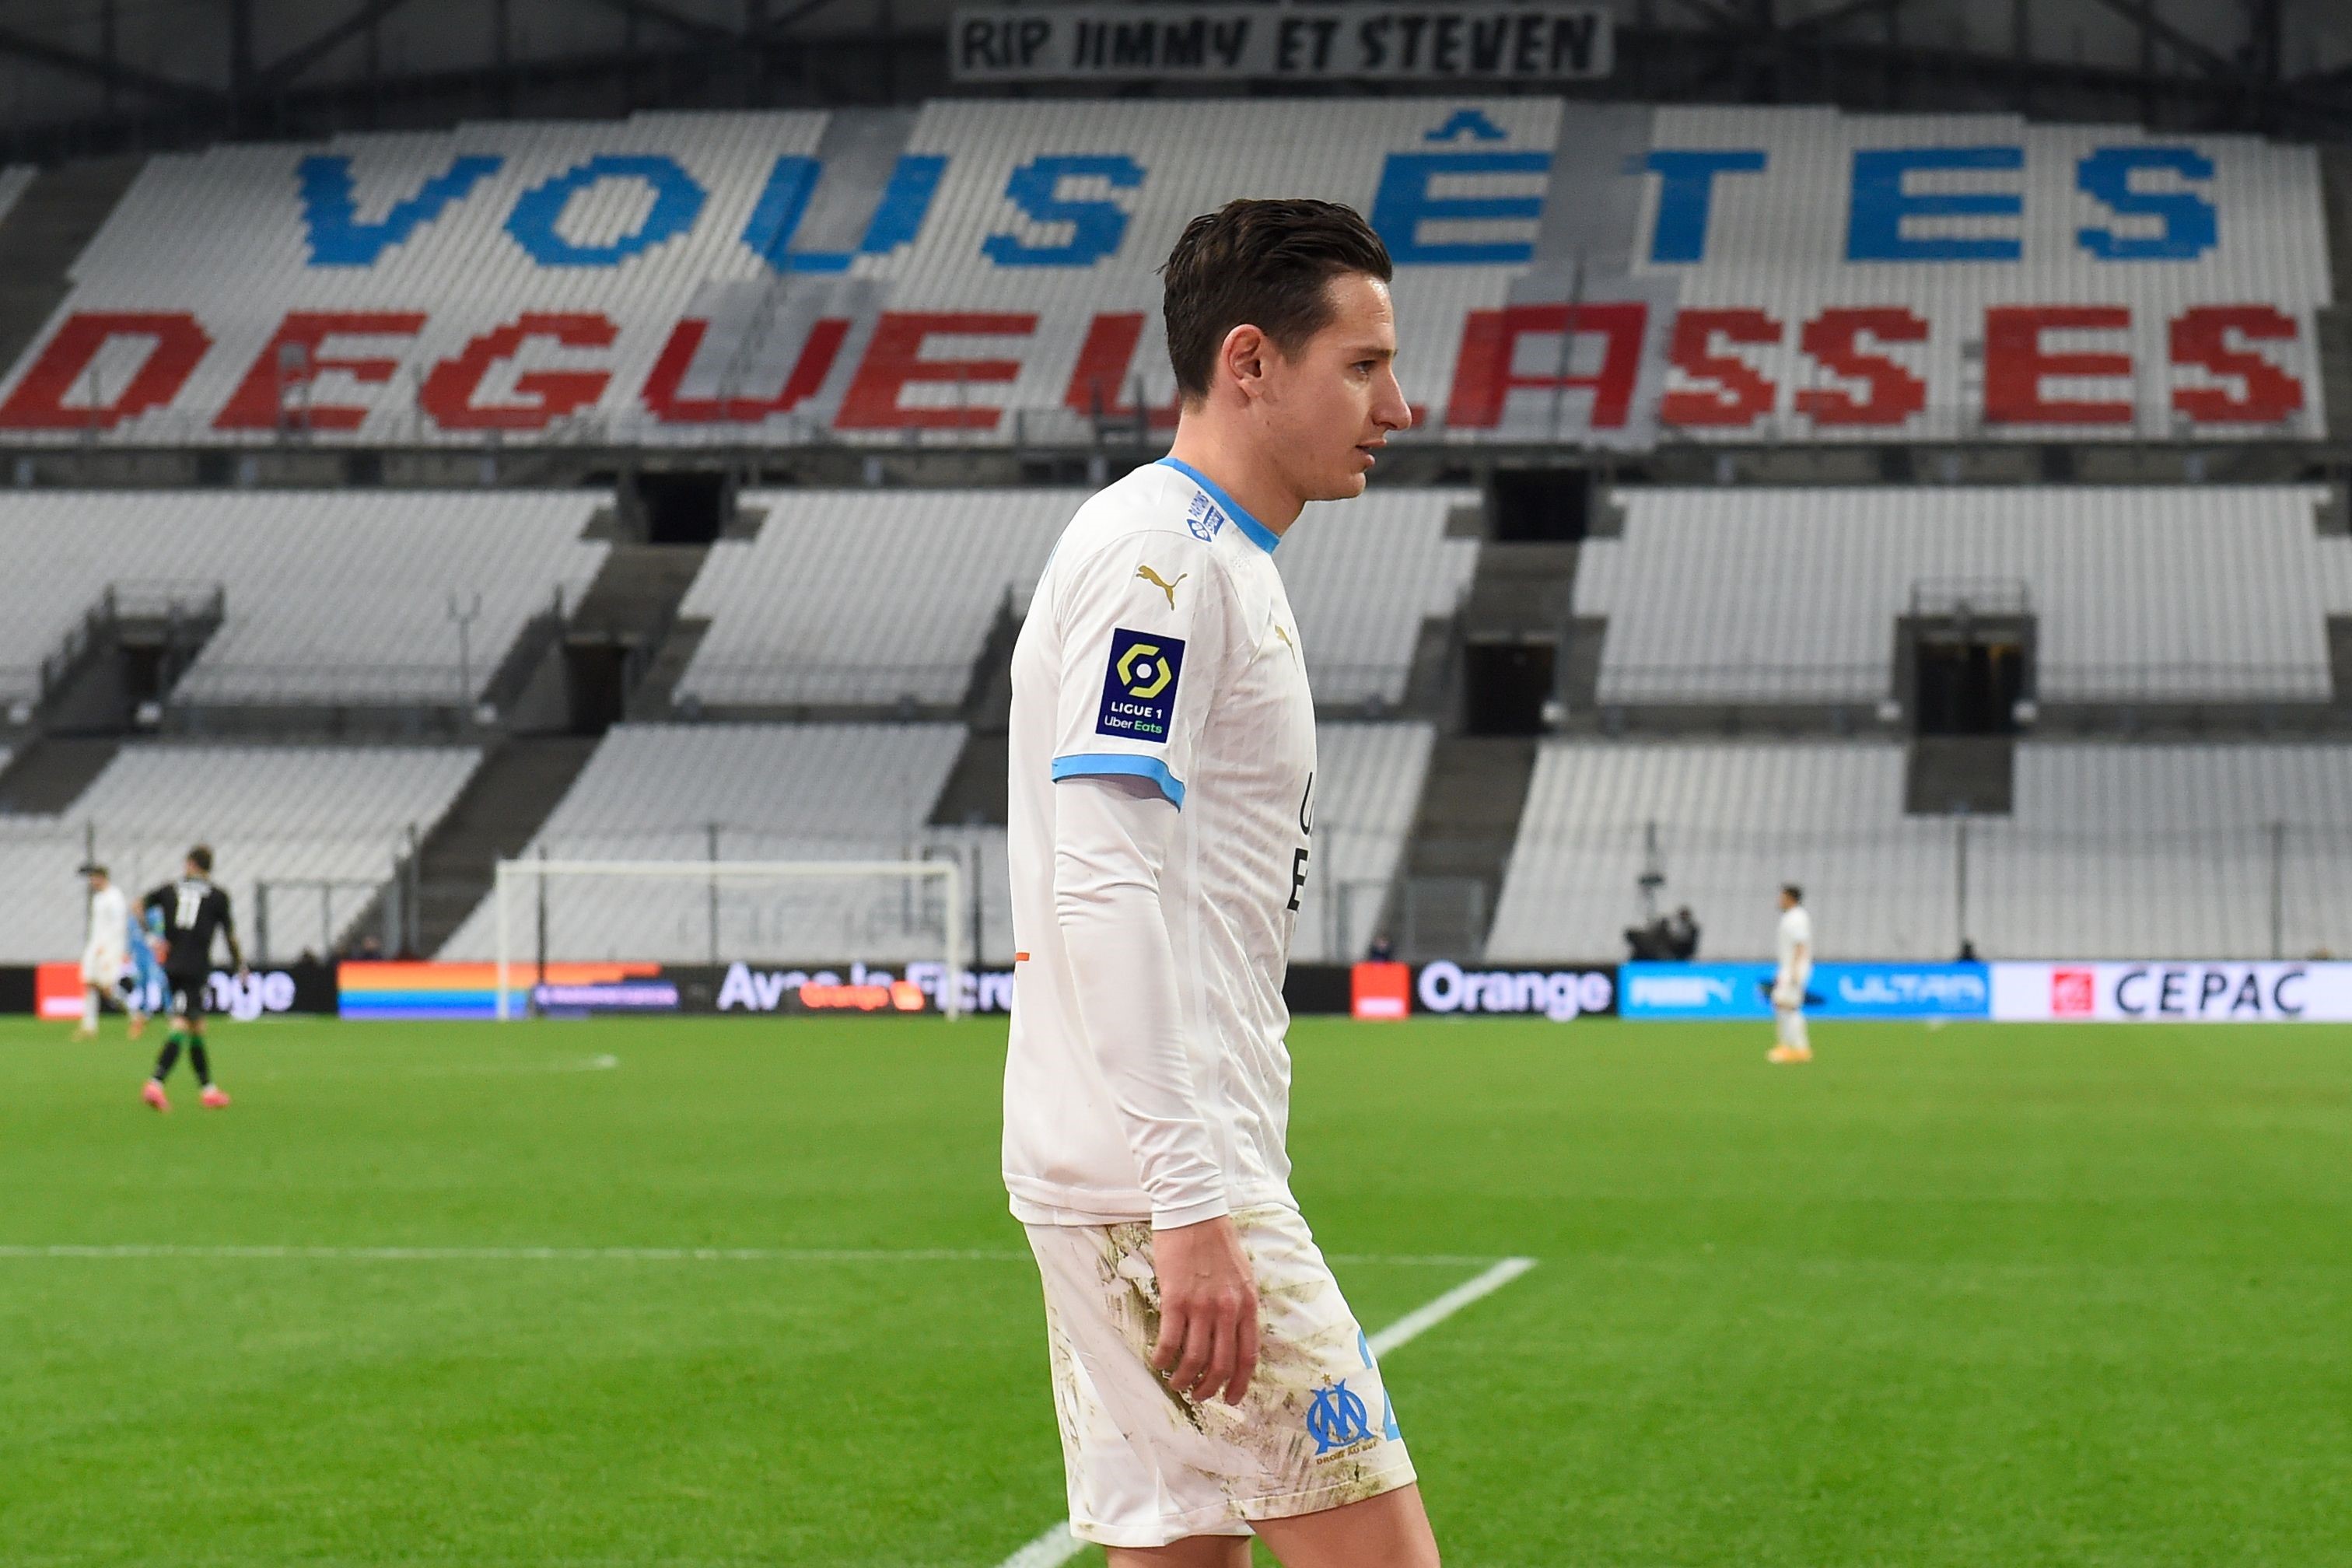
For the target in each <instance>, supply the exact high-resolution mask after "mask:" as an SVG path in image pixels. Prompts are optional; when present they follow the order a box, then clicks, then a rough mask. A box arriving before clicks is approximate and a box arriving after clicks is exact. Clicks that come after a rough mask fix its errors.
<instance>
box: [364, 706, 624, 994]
mask: <svg viewBox="0 0 2352 1568" xmlns="http://www.w3.org/2000/svg"><path fill="white" fill-rule="evenodd" d="M601 739H602V737H601V736H595V735H516V736H511V737H509V739H508V740H506V741H505V742H502V743H501V744H499V745H498V746H497V747H495V748H494V749H493V750H492V751H491V752H490V753H489V755H488V756H487V757H486V758H484V759H483V761H482V765H481V766H480V767H478V768H477V769H476V770H475V771H474V775H473V777H471V778H470V779H468V780H467V781H466V787H465V789H464V791H463V792H462V793H461V794H459V795H458V796H457V803H456V804H455V805H451V806H450V808H449V810H448V813H447V815H446V816H443V817H442V818H441V820H440V821H439V822H438V823H436V824H435V825H434V827H433V831H432V832H431V833H430V834H428V835H426V836H425V841H424V843H423V844H422V845H421V846H420V847H419V848H418V850H417V854H416V856H415V860H414V862H413V864H411V865H408V866H404V867H403V868H401V872H400V876H399V878H398V879H397V880H402V881H405V882H406V883H407V884H408V885H409V887H410V888H411V889H413V890H414V896H415V905H414V907H415V928H414V936H415V950H416V952H419V953H422V954H425V955H427V956H429V955H431V954H432V953H434V952H437V951H438V950H439V949H440V946H441V944H442V943H443V942H446V941H448V940H449V937H450V934H451V933H452V932H454V931H457V928H458V926H460V925H461V924H463V923H464V922H465V919H466V917H467V915H469V914H471V913H473V912H474V910H475V907H476V906H477V905H478V904H480V903H481V901H482V900H484V899H485V898H487V897H488V896H489V892H490V885H491V881H492V878H493V873H492V871H491V868H492V867H493V866H495V865H496V864H497V863H498V862H499V861H500V860H503V859H510V858H513V857H515V856H517V855H520V854H521V853H522V851H523V847H524V846H525V845H527V844H529V843H530V840H531V836H532V835H533V834H535V833H537V832H538V831H539V829H540V825H541V824H542V823H544V822H545V821H546V820H547V818H548V816H549V814H550V813H551V812H552V811H554V809H555V807H556V803H557V802H559V801H561V800H562V798H563V796H564V793H565V792H566V791H568V790H569V789H571V787H572V782H573V781H574V780H576V779H577V778H578V777H579V776H580V772H581V770H582V769H583V768H585V767H586V766H587V765H588V759H589V758H590V757H591V756H593V754H594V753H595V751H596V746H597V743H598V742H599V741H600V740H601ZM390 896H392V894H391V892H390V890H389V889H387V891H386V893H385V894H383V895H380V898H381V897H390ZM382 923H383V922H382V917H381V912H380V910H377V909H374V908H371V909H370V910H368V911H367V912H366V913H364V914H362V916H361V917H360V918H359V919H358V920H357V921H354V922H353V923H352V930H354V931H373V930H374V929H376V927H377V926H379V925H381V924H382Z"/></svg>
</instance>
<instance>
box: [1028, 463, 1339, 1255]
mask: <svg viewBox="0 0 2352 1568" xmlns="http://www.w3.org/2000/svg"><path fill="white" fill-rule="evenodd" d="M1279 542H1280V540H1279V537H1278V536H1277V535H1276V534H1275V533H1274V532H1273V531H1271V530H1269V529H1267V528H1265V526H1264V525H1263V524H1261V523H1259V522H1258V521H1256V520H1255V518H1253V517H1251V516H1250V515H1249V514H1248V513H1247V512H1246V511H1244V510H1243V509H1242V508H1241V507H1240V506H1238V505H1237V504H1235V503H1234V501H1233V500H1232V499H1231V498H1230V497H1228V496H1227V495H1225V494H1224V492H1223V490H1222V489H1219V488H1218V487H1217V486H1216V485H1215V484H1214V483H1213V482H1211V481H1210V480H1209V479H1207V478H1206V477H1205V476H1203V475H1202V474H1200V473H1199V472H1197V471H1196V470H1194V469H1192V468H1190V467H1188V466H1186V465H1184V464H1181V463H1179V462H1177V461H1176V460H1175V459H1173V458H1165V459H1162V460H1161V461H1160V462H1158V463H1154V464H1150V465H1149V466H1147V467H1144V468H1139V469H1137V470H1136V471H1135V472H1133V473H1131V474H1129V475H1128V476H1127V477H1126V478H1125V479H1120V480H1119V481H1118V482H1117V483H1116V484H1113V485H1111V486H1109V487H1108V489H1104V490H1102V491H1100V492H1099V493H1097V495H1096V496H1094V497H1093V499H1091V500H1088V501H1087V504H1086V505H1085V506H1083V507H1081V508H1080V509H1079V510H1078V513H1077V515H1076V517H1074V518H1073V519H1071V521H1070V523H1069V526H1068V527H1067V528H1066V530H1064V531H1063V533H1062V537H1061V540H1060V542H1058V543H1057V544H1056V545H1055V549H1054V553H1053V555H1052V556H1051V557H1050V558H1049V559H1048V560H1047V562H1046V563H1045V574H1044V575H1043V577H1041V578H1040V579H1039V582H1038V584H1037V593H1036V596H1035V598H1034V601H1033V602H1032V603H1031V605H1030V607H1029V615H1028V618H1027V619H1026V620H1025V621H1024V622H1023V624H1022V627H1021V636H1020V639H1019V641H1018V642H1017V643H1016V644H1015V646H1014V648H1013V716H1012V732H1011V743H1010V758H1009V762H1010V774H1011V776H1010V801H1009V806H1010V816H1009V833H1008V847H1007V853H1008V861H1009V868H1010V871H1011V877H1012V883H1013V942H1014V946H1015V947H1016V949H1018V950H1019V953H1018V957H1017V962H1016V965H1015V970H1014V974H1015V978H1014V982H1013V1020H1012V1042H1011V1047H1010V1051H1009V1054H1008V1058H1007V1060H1006V1064H1005V1074H1004V1181H1005V1186H1006V1188H1007V1189H1008V1190H1009V1191H1010V1193H1011V1194H1012V1198H1013V1213H1014V1214H1015V1215H1018V1216H1019V1217H1020V1218H1021V1219H1022V1220H1023V1221H1024V1222H1025V1223H1028V1224H1032V1225H1047V1224H1070V1225H1101V1224H1116V1223H1120V1222H1124V1221H1129V1220H1135V1219H1144V1218H1151V1219H1154V1220H1155V1222H1156V1223H1158V1224H1160V1225H1163V1226H1167V1225H1178V1224H1190V1223H1193V1222H1194V1220H1196V1219H1200V1218H1208V1217H1213V1215H1216V1214H1221V1213H1223V1212H1226V1210H1227V1209H1228V1208H1231V1209H1241V1208H1244V1207H1248V1206H1253V1205H1265V1204H1279V1205H1286V1206H1288V1207H1294V1208H1295V1207H1296V1206H1297V1205H1296V1203H1295V1201H1294V1200H1293V1199H1292V1197H1291V1194H1290V1160H1289V1156H1288V1154H1287V1153H1286V1152H1285V1149H1284V1140H1285V1137H1286V1132H1287V1129H1288V1123H1289V1108H1290V1056H1289V1051H1288V1048H1287V1047H1286V1045H1285V1043H1284V1037H1285V1035H1286V1031H1287V1029H1288V1026H1289V1022H1290V1014H1289V1010H1288V1009H1287V1008H1286V1006H1285V1005H1284V1004H1283V1000H1282V982H1283V974H1284V972H1285V970H1286V968H1287V966H1288V963H1289V955H1290V937H1291V931H1292V928H1293V926H1294V925H1295V924H1296V922H1297V918H1298V905H1299V895H1300V892H1301V889H1303V888H1304V887H1305V885H1306V880H1307V862H1308V834H1309V832H1310V830H1311V825H1312V823H1313V820H1314V783H1315V702H1314V698H1313V696H1312V695H1311V694H1310V693H1309V691H1308V689H1307V667H1306V658H1305V653H1304V650H1303V649H1302V647H1301V646H1300V642H1299V637H1298V623H1297V619H1296V618H1295V617H1294V616H1292V614H1291V609H1290V601H1289V598H1288V596H1287V595H1286V594H1285V593H1284V592H1283V585H1282V577H1281V574H1279V573H1278V572H1277V571H1276V567H1275V559H1274V552H1275V548H1276V545H1277V544H1278V543H1279ZM1088 774H1097V775H1099V774H1123V775H1128V776H1130V777H1133V778H1138V779H1142V780H1147V781H1149V782H1150V784H1151V785H1153V786H1155V787H1156V788H1157V789H1158V791H1159V792H1160V795H1161V796H1163V797H1164V798H1165V800H1166V802H1167V805H1166V806H1165V807H1164V808H1163V807H1161V806H1160V805H1159V804H1158V803H1156V802H1151V801H1148V800H1146V801H1141V802H1131V803H1128V804H1130V805H1139V806H1144V807H1148V808H1149V809H1151V810H1155V811H1156V810H1160V809H1166V810H1169V811H1171V812H1173V813H1175V816H1174V818H1173V819H1172V823H1171V828H1170V831H1171V834H1172V837H1171V841H1170V845H1169V848H1168V852H1167V855H1166V858H1165V861H1164V864H1163V866H1162V868H1161V869H1160V875H1159V878H1158V900H1157V904H1158V912H1157V916H1156V917H1152V916H1151V915H1150V905H1149V903H1148V902H1147V903H1145V904H1144V905H1143V906H1142V907H1143V908H1144V910H1146V918H1157V919H1159V920H1160V921H1163V922H1164V924H1165V926H1166V928H1167V931H1166V935H1167V942H1168V944H1169V950H1171V951H1172V957H1173V961H1174V963H1173V984H1172V985H1171V987H1170V989H1169V994H1171V996H1172V997H1173V999H1174V1009H1173V1010H1174V1014H1175V1016H1174V1017H1172V1018H1146V1017H1144V1016H1142V1015H1143V1014H1145V1013H1146V1012H1147V1011H1154V1012H1156V1011H1161V1010H1164V1009H1159V1008H1147V1007H1146V1006H1144V1005H1140V1004H1139V1002H1138V1001H1137V999H1135V998H1134V997H1132V996H1130V995H1128V994H1121V993H1109V994H1107V993H1106V991H1105V988H1103V987H1102V986H1101V985H1100V984H1097V982H1098V980H1099V978H1100V970H1101V967H1102V966H1101V965H1099V964H1097V966H1096V969H1095V973H1092V974H1090V975H1089V977H1088V982H1087V984H1088V986H1089V989H1088V992H1087V994H1088V996H1089V998H1090V999H1092V1000H1093V1001H1094V1002H1095V1004H1096V1008H1097V1012H1098V1013H1100V1012H1104V1011H1118V1012H1120V1013H1121V1014H1122V1016H1115V1017H1112V1018H1109V1019H1107V1020H1106V1019H1101V1018H1097V1021H1096V1022H1097V1026H1096V1027H1095V1028H1094V1029H1093V1030H1091V1031H1090V1030H1089V1029H1088V1027H1087V1025H1086V1024H1085V1022H1083V1021H1082V1019H1081V1016H1080V1007H1079V1001H1080V998H1079V991H1078V987H1077V985H1076V984H1074V969H1073V963H1072V960H1071V955H1070V950H1069V943H1068V941H1067V940H1066V931H1065V927H1064V926H1063V924H1062V921H1061V917H1060V915H1059V914H1057V910H1056V907H1055V858H1056V853H1057V849H1058V850H1059V852H1060V853H1061V854H1062V855H1063V856H1064V857H1066V858H1068V857H1072V856H1081V855H1083V854H1084V853H1086V847H1085V846H1080V845H1073V844H1072V843H1069V842H1066V840H1067V839H1069V838H1070V837H1071V836H1072V835H1073V834H1074V833H1083V832H1085V831H1087V829H1086V828H1084V827H1082V826H1078V823H1079V821H1080V819H1081V818H1083V817H1085V816H1086V814H1085V813H1083V812H1080V811H1079V810H1078V809H1077V807H1079V806H1081V805H1083V806H1087V807H1088V808H1089V809H1091V808H1092V806H1093V805H1094V803H1093V802H1091V801H1086V800H1080V801H1076V802H1074V803H1073V804H1072V805H1071V806H1069V807H1068V808H1066V809H1065V810H1064V811H1063V812H1062V813H1061V816H1062V820H1061V822H1060V824H1059V827H1060V839H1059V840H1057V821H1056V818H1057V802H1058V801H1060V800H1061V799H1064V798H1066V797H1068V796H1069V795H1071V794H1072V792H1073V791H1074V790H1076V789H1077V788H1079V787H1080V786H1076V785H1070V786H1065V785H1061V784H1057V781H1060V780H1066V779H1069V778H1072V777H1076V776H1082V775H1088ZM1065 891H1067V889H1065ZM1147 934H1150V935H1152V939H1153V940H1152V942H1151V943H1145V942H1134V943H1131V944H1129V943H1121V944H1119V945H1118V948H1117V949H1116V950H1115V956H1116V957H1117V958H1118V960H1119V962H1120V963H1121V965H1122V966H1123V963H1124V955H1125V954H1126V952H1128V951H1129V947H1130V946H1131V947H1132V948H1134V949H1137V950H1142V949H1145V948H1147V947H1149V948H1150V951H1152V952H1158V951H1160V950H1159V949H1157V947H1156V941H1157V938H1156V933H1147ZM1110 996H1116V997H1117V999H1118V1002H1120V1003H1123V1004H1124V1007H1123V1008H1112V1007H1110V1006H1109V1005H1108V1001H1109V998H1110ZM1154 1051H1157V1052H1159V1053H1160V1055H1159V1058H1158V1059H1157V1061H1156V1062H1155V1063H1149V1064H1147V1063H1144V1062H1141V1061H1140V1060H1139V1058H1141V1057H1143V1056H1145V1055H1147V1054H1150V1053H1152V1052H1154ZM1160 1069H1167V1070H1160ZM1188 1069H1189V1070H1188ZM1154 1072H1158V1074H1159V1076H1158V1077H1156V1078H1155V1077H1154V1076H1153V1074H1154ZM1171 1084H1172V1085H1173V1086H1174V1087H1173V1088H1171V1087H1170V1085H1171Z"/></svg>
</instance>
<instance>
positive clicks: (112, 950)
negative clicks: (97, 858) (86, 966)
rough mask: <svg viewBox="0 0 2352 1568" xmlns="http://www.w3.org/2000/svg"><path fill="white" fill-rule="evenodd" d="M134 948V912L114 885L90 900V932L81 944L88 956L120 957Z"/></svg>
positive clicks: (95, 894) (93, 894)
mask: <svg viewBox="0 0 2352 1568" xmlns="http://www.w3.org/2000/svg"><path fill="white" fill-rule="evenodd" d="M130 945H131V912H130V908H129V906H128V905H127V904H125V903H124V902H123V898H122V889H120V888H118V887H116V886H114V885H113V884H112V883H109V884H107V885H106V886H105V887H103V888H100V889H99V890H98V891H97V892H95V893H92V894H91V895H90V896H89V933H88V934H87V935H86V936H85V937H84V938H83V940H82V952H83V953H84V954H86V955H89V956H96V955H99V954H115V955H120V954H121V953H123V952H126V951H127V950H128V949H129V947H130Z"/></svg>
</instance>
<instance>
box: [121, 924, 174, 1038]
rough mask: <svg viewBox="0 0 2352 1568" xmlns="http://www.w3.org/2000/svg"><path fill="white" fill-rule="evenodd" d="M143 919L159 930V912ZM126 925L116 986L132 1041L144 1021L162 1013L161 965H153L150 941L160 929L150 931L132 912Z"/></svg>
mask: <svg viewBox="0 0 2352 1568" xmlns="http://www.w3.org/2000/svg"><path fill="white" fill-rule="evenodd" d="M145 919H146V920H149V921H154V922H156V924H157V926H158V927H159V928H160V927H161V925H162V923H163V913H162V911H161V910H155V911H150V912H148V913H147V914H146V915H145ZM128 924H129V927H130V930H129V940H128V942H126V943H125V945H124V953H125V956H126V962H125V963H124V964H123V966H122V978H121V981H120V982H118V983H117V991H118V994H120V995H121V998H122V1010H123V1011H124V1012H125V1013H128V1014H130V1015H131V1029H130V1035H131V1038H132V1039H134V1040H135V1039H137V1038H138V1037H139V1036H140V1034H141V1033H142V1031H143V1030H145V1028H146V1027H147V1020H148V1019H149V1018H150V1017H151V1016H153V1015H155V1014H157V1013H160V1012H162V1011H163V1005H164V1003H165V1001H166V1000H167V996H166V993H165V988H164V985H163V965H162V964H160V963H156V962H155V949H154V946H153V942H152V938H153V937H154V936H155V935H158V934H160V929H159V931H155V932H151V931H149V930H148V928H147V926H146V925H145V924H143V923H142V916H141V913H140V912H139V911H136V910H134V911H132V913H131V917H130V920H129V922H128Z"/></svg>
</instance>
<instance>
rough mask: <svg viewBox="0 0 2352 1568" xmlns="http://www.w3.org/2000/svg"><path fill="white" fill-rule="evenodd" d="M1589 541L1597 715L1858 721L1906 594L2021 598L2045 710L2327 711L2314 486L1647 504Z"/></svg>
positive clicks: (2342, 546)
mask: <svg viewBox="0 0 2352 1568" xmlns="http://www.w3.org/2000/svg"><path fill="white" fill-rule="evenodd" d="M1614 493H1615V497H1616V500H1617V501H1618V504H1619V505H1621V506H1622V509H1623V512H1624V531H1623V535H1622V538H1613V539H1595V540H1591V541H1590V542H1587V543H1586V544H1585V545H1584V547H1583V550H1582V552H1581V555H1580V560H1579V563H1578V569H1577V578H1576V594H1575V602H1576V613H1577V614H1578V615H1579V616H1591V617H1603V618H1605V619H1606V620H1607V623H1608V626H1607V632H1606V636H1605V637H1604V639H1603V641H1602V644H1601V666H1600V677H1599V681H1598V685H1597V690H1596V695H1597V697H1598V699H1599V700H1601V702H1603V703H1626V704H1633V703H1676V702H1713V703H1722V702H1777V701H1802V702H1861V703H1871V702H1875V701H1876V700H1879V699H1881V698H1884V697H1885V696H1887V695H1888V694H1889V691H1890V689H1891V688H1892V687H1893V685H1894V684H1895V650H1896V646H1897V642H1898V636H1897V622H1898V620H1899V619H1900V617H1902V616H1905V615H1906V614H1909V613H1910V612H1911V609H1912V605H1913V602H1914V592H1915V590H1916V589H1922V588H1926V589H1931V590H1935V591H1937V592H1938V593H1941V594H1946V595H1952V594H1957V595H1960V596H1963V597H1965V596H1966V595H1968V594H1969V593H1970V592H1974V593H1976V594H1977V595H1979V605H1983V604H1984V603H1985V602H1987V601H1993V602H1999V601H2000V600H2002V599H2003V597H2004V595H2006V594H2007V593H2008V592H2009V591H2010V590H2012V589H2015V588H2021V589H2022V590H2023V594H2024V602H2025V604H2026V605H2027V606H2028V607H2029V611H2030V614H2031V615H2032V617H2033V621H2034V628H2035V636H2036V642H2035V656H2034V665H2035V669H2036V672H2037V690H2038V695H2039V697H2040V699H2041V700H2042V701H2044V702H2066V701H2094V700H2114V699H2117V698H2123V699H2126V700H2139V701H2165V700H2199V699H2209V700H2210V699H2221V700H2249V699H2257V698H2259V699H2282V700H2300V701H2324V700H2326V699H2327V698H2328V696H2329V695H2330V691H2331V684H2330V679H2329V665H2328V639H2327V617H2328V616H2332V615H2342V614H2346V613H2347V612H2352V538H2346V537H2342V536H2330V537H2323V536H2322V535H2321V534H2320V533H2319V532H2318V530H2317V523H2316V514H2317V509H2318V508H2319V507H2320V506H2321V505H2322V504H2323V503H2325V502H2326V500H2327V499H2328V497H2327V492H2326V490H2325V489H2320V488H2318V487H2312V486H2284V485H2282V486H2264V487H2243V488H2217V487H2198V488H2187V487H2172V488H2167V489H2157V488H2147V489H2133V488H2112V489H2111V488H2067V489H2031V488H2021V489H1935V488H1901V489H1895V488H1885V489H1878V488H1864V489H1806V490H1798V489H1706V490H1672V489H1661V490H1646V489H1619V490H1617V491H1616V492H1614Z"/></svg>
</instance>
